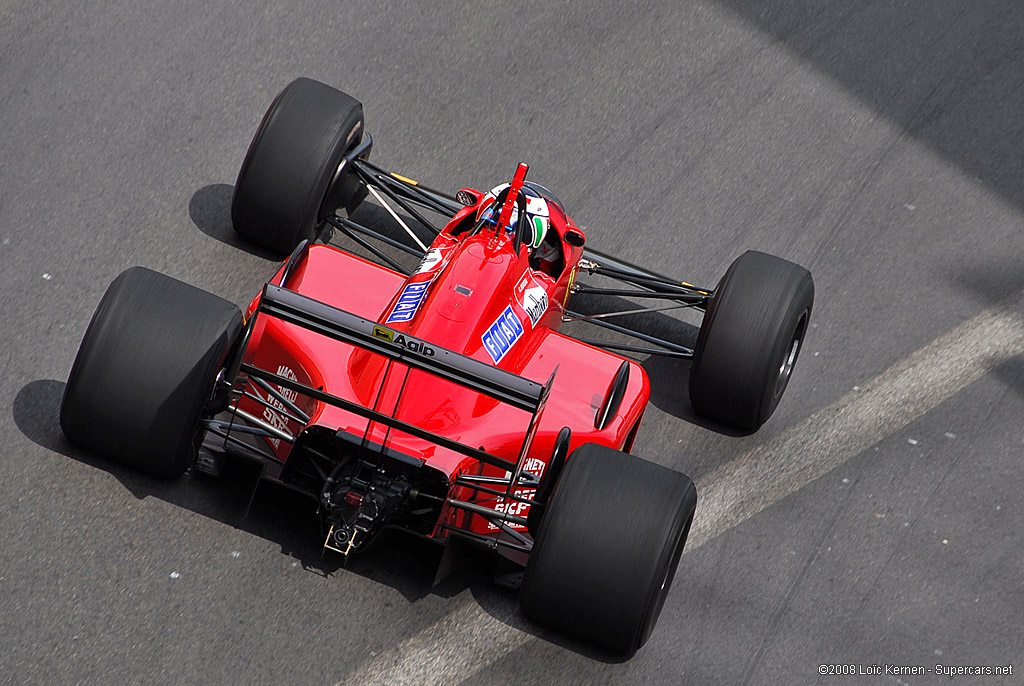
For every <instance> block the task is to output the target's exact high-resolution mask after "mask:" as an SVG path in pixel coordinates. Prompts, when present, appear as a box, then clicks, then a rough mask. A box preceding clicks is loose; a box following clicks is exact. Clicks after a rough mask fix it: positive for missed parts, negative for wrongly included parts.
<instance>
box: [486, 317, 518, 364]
mask: <svg viewBox="0 0 1024 686" xmlns="http://www.w3.org/2000/svg"><path fill="white" fill-rule="evenodd" d="M522 335H523V323H522V322H520V321H519V318H518V317H516V315H515V313H514V312H513V311H512V306H511V305H509V306H508V307H506V308H505V311H504V312H502V313H501V316H500V317H498V318H497V319H496V320H495V321H494V323H493V324H491V325H490V326H489V327H488V328H487V331H486V332H484V335H483V336H482V337H481V340H482V341H483V342H484V348H486V349H487V353H488V354H489V355H490V356H491V359H492V360H494V364H498V363H499V362H501V358H503V357H505V353H507V352H508V351H509V350H511V349H512V346H513V345H515V343H516V341H518V340H519V337H520V336H522Z"/></svg>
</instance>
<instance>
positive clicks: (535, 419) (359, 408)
mask: <svg viewBox="0 0 1024 686" xmlns="http://www.w3.org/2000/svg"><path fill="white" fill-rule="evenodd" d="M262 315H265V316H270V317H274V318H276V319H279V320H281V321H284V322H287V323H289V324H294V325H296V326H299V327H302V328H304V329H307V330H309V331H312V332H314V333H318V334H320V335H322V336H326V337H328V338H332V339H334V340H337V341H340V342H343V343H348V344H351V345H354V346H356V347H359V348H363V349H365V350H368V351H371V352H373V353H376V354H379V355H382V356H384V357H386V358H388V359H389V360H392V361H395V362H400V363H402V364H404V365H407V366H408V367H410V368H412V369H419V370H422V371H425V372H428V373H430V374H433V375H435V376H437V377H440V378H442V379H446V380H448V381H452V382H454V383H456V384H459V385H461V386H463V387H465V388H469V389H472V390H474V391H477V392H479V393H483V394H485V395H487V396H490V397H491V398H494V399H495V400H498V401H500V402H503V403H506V404H508V405H512V406H513V407H517V408H519V409H521V410H525V411H527V412H530V413H531V415H532V416H531V419H530V426H529V428H528V429H527V431H526V432H525V434H524V440H523V445H522V449H521V451H520V455H519V459H518V460H517V461H516V462H512V461H510V460H506V459H504V458H500V457H498V456H496V455H491V454H490V453H487V452H485V451H483V450H480V449H478V448H474V447H472V446H468V445H465V444H463V443H460V442H458V441H455V440H452V439H450V438H447V437H445V436H441V435H439V434H436V433H433V432H430V431H427V430H425V429H422V428H420V427H418V426H416V425H414V424H410V423H408V422H404V421H402V420H400V419H397V418H395V417H393V416H391V415H387V414H384V413H382V412H378V411H377V410H375V409H372V408H369V407H364V406H363V405H360V404H359V403H355V402H352V401H350V400H347V399H345V398H339V397H337V396H335V395H332V394H330V393H326V392H325V391H322V390H320V389H316V388H312V387H311V386H307V385H305V384H302V383H300V382H298V381H295V380H292V379H289V378H286V377H284V376H281V375H279V374H275V373H272V372H270V371H267V370H265V369H261V368H259V367H256V366H254V365H251V364H248V363H243V362H242V358H243V357H244V352H245V348H246V346H247V344H248V340H249V338H250V337H251V335H252V331H253V329H254V328H255V324H256V321H257V319H258V318H259V317H260V316H262ZM238 372H244V373H245V374H247V375H249V376H250V377H253V378H256V379H260V380H262V381H264V382H267V383H270V384H275V385H277V386H279V387H281V388H287V389H289V390H292V391H295V392H296V393H299V394H302V395H306V396H308V397H311V398H313V399H315V400H318V401H320V402H324V403H327V404H329V405H333V406H335V407H339V408H341V409H343V410H347V411H349V412H352V413H353V414H356V415H359V416H361V417H364V418H366V419H369V420H371V421H374V422H379V423H380V424H383V425H385V426H388V427H390V428H392V429H396V430H398V431H401V432H404V433H408V434H410V435H412V436H416V437H417V438H421V439H423V440H427V441H430V442H432V443H435V444H437V445H440V446H442V447H444V448H448V449H450V450H453V451H455V452H458V453H461V454H463V455H466V456H468V457H472V458H475V459H478V460H480V461H481V462H484V463H485V464H489V465H493V466H495V467H498V468H499V469H503V470H505V471H508V472H512V473H514V474H516V475H518V474H520V473H521V471H522V465H523V463H524V462H525V459H526V455H527V454H528V452H529V449H530V443H531V442H532V439H533V436H534V434H535V433H536V430H537V425H538V423H539V420H540V415H541V413H542V412H543V409H544V405H545V403H546V401H547V397H548V394H549V392H550V390H551V386H552V384H553V382H554V378H555V374H554V373H552V375H551V377H550V378H549V379H548V381H547V382H546V383H544V384H539V383H537V382H535V381H530V380H529V379H526V378H523V377H521V376H517V375H515V374H512V373H511V372H507V371H505V370H503V369H498V368H497V367H493V366H491V365H489V364H487V363H485V362H481V361H479V360H475V359H473V358H471V357H467V356H465V355H462V354H460V353H457V352H455V351H453V350H448V349H446V348H442V347H440V346H438V345H435V344H433V343H428V342H427V341H423V340H420V339H418V338H414V337H412V336H409V335H407V334H404V333H401V332H399V331H395V330H394V329H391V328H389V327H387V326H382V325H380V324H377V323H376V322H373V321H370V320H368V319H364V318H363V317H360V316H358V315H355V314H352V313H351V312H346V311H345V310H341V309H339V308H336V307H333V306H331V305H328V304H326V303H323V302H320V301H319V300H314V299H313V298H309V297H307V296H304V295H301V294H299V293H296V292H294V291H290V290H288V289H286V288H282V287H280V286H275V285H274V284H269V283H268V284H267V285H266V286H265V287H264V289H263V293H262V295H261V296H260V299H259V303H258V305H257V307H256V310H255V311H254V312H253V314H252V316H251V317H250V319H249V322H248V326H247V327H246V332H245V335H244V338H243V342H242V346H241V349H240V350H239V351H238V352H237V358H236V360H235V364H234V365H232V366H231V367H229V372H228V378H227V380H229V381H230V382H232V383H233V382H234V380H235V379H236V377H237V375H238ZM556 372H557V370H556ZM260 385H261V386H263V384H260ZM264 387H265V386H264ZM514 481H515V480H514V479H513V483H514Z"/></svg>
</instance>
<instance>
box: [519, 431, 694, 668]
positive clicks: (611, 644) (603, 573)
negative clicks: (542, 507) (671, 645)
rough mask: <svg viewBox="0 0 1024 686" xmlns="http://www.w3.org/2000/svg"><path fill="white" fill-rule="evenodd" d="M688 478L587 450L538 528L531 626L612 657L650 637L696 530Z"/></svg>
mask: <svg viewBox="0 0 1024 686" xmlns="http://www.w3.org/2000/svg"><path fill="white" fill-rule="evenodd" d="M696 504H697V491H696V488H695V487H694V485H693V482H692V481H691V480H690V479H689V478H688V477H687V476H685V475H683V474H680V473H679V472H675V471H673V470H671V469H668V468H666V467H662V466H660V465H656V464H654V463H653V462H647V461H646V460H642V459H640V458H639V457H635V456H633V455H628V454H626V453H622V452H619V451H617V450H614V449H612V448H608V447H605V446H601V445H597V444H594V443H585V444H583V445H582V446H580V447H579V448H577V449H576V450H575V451H573V453H572V455H570V456H569V459H568V461H567V462H566V464H565V468H564V470H563V471H562V474H561V477H560V478H559V480H558V484H557V485H556V486H555V491H554V493H553V494H552V496H551V499H550V501H549V502H548V505H547V508H546V511H545V513H544V517H543V519H542V520H541V523H540V527H539V530H538V531H537V536H536V539H535V540H534V544H533V550H532V552H531V553H530V559H529V561H528V562H527V565H526V573H525V574H524V576H523V583H522V586H521V588H520V591H519V603H520V605H521V606H522V608H523V611H524V612H525V613H526V615H527V616H528V617H530V618H531V619H532V620H533V621H535V622H537V623H538V624H542V625H545V626H548V627H550V628H552V629H555V630H557V631H561V632H564V633H566V634H570V635H573V636H576V637H578V638H581V639H583V640H585V641H588V642H590V643H593V644H595V645H597V646H600V647H602V648H605V649H607V650H609V651H612V652H615V653H623V654H626V655H632V654H633V653H635V652H636V651H637V650H638V649H639V648H640V647H641V646H642V645H643V644H644V643H645V642H646V641H647V639H648V638H649V637H650V635H651V631H652V630H653V629H654V625H655V623H656V622H657V621H658V616H659V615H660V614H661V608H662V606H663V605H664V603H665V597H666V596H667V595H668V591H669V588H670V587H671V585H672V578H673V576H674V575H675V571H676V566H677V565H678V564H679V556H680V555H681V554H682V552H683V546H684V545H685V543H686V536H687V534H688V533H689V530H690V524H691V522H692V521H693V513H694V509H695V507H696Z"/></svg>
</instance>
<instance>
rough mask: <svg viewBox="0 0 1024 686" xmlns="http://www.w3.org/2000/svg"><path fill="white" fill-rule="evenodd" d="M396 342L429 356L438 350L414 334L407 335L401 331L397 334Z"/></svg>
mask: <svg viewBox="0 0 1024 686" xmlns="http://www.w3.org/2000/svg"><path fill="white" fill-rule="evenodd" d="M394 343H395V345H400V346H402V347H403V348H406V349H408V350H411V351H413V352H414V353H421V354H423V355H426V356H427V357H433V356H434V355H435V354H436V351H435V350H434V349H433V348H431V347H430V346H429V345H427V344H426V343H424V342H423V341H418V340H416V339H415V338H413V337H412V336H406V335H405V334H401V333H400V334H398V335H397V336H395V341H394Z"/></svg>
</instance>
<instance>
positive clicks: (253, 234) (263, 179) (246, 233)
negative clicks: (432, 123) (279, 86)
mask: <svg viewBox="0 0 1024 686" xmlns="http://www.w3.org/2000/svg"><path fill="white" fill-rule="evenodd" d="M362 136H363V106H362V104H360V102H359V101H358V100H356V99H355V98H353V97H351V96H350V95H347V94H345V93H343V92H341V91H339V90H337V89H335V88H331V87H330V86H328V85H325V84H323V83H320V82H319V81H313V80H312V79H306V78H300V79H296V80H295V81H292V82H291V83H290V84H288V85H287V86H286V87H285V89H284V90H283V91H281V93H280V94H279V95H278V96H277V97H276V98H275V99H274V102H273V103H271V105H270V109H268V110H267V113H266V115H264V117H263V121H262V122H260V126H259V129H257V131H256V135H255V136H254V137H253V139H252V143H251V144H250V145H249V150H248V152H247V153H246V155H245V160H244V161H243V162H242V167H241V169H240V170H239V172H238V180H237V181H236V182H235V192H234V197H233V198H232V200H231V223H232V224H233V225H234V227H235V231H237V232H238V233H239V234H240V235H241V236H242V237H244V238H246V239H247V240H249V241H251V242H253V243H255V244H256V245H258V246H260V247H262V248H265V249H267V250H269V251H271V252H274V253H277V254H278V255H281V256H284V255H287V254H289V253H290V252H291V251H292V249H293V248H294V247H295V246H296V245H298V243H299V241H301V240H304V239H312V238H313V235H314V232H315V230H316V228H317V226H318V225H319V224H320V222H321V221H323V219H324V218H325V217H327V216H328V215H330V214H331V213H333V212H334V211H335V210H337V209H338V208H339V207H343V206H344V207H346V208H347V209H348V210H349V211H351V210H352V209H353V208H354V207H355V205H356V204H358V203H359V202H360V201H361V200H362V199H363V198H364V197H365V196H366V190H365V188H364V186H363V185H362V184H360V183H359V182H358V179H357V178H356V176H355V174H352V173H348V174H345V173H343V174H342V175H341V176H340V177H338V178H335V177H336V175H337V172H338V167H339V166H340V164H341V161H342V159H343V158H344V157H345V154H346V153H348V152H349V151H351V150H352V149H353V148H355V146H356V145H358V144H359V142H360V141H361V140H362Z"/></svg>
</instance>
